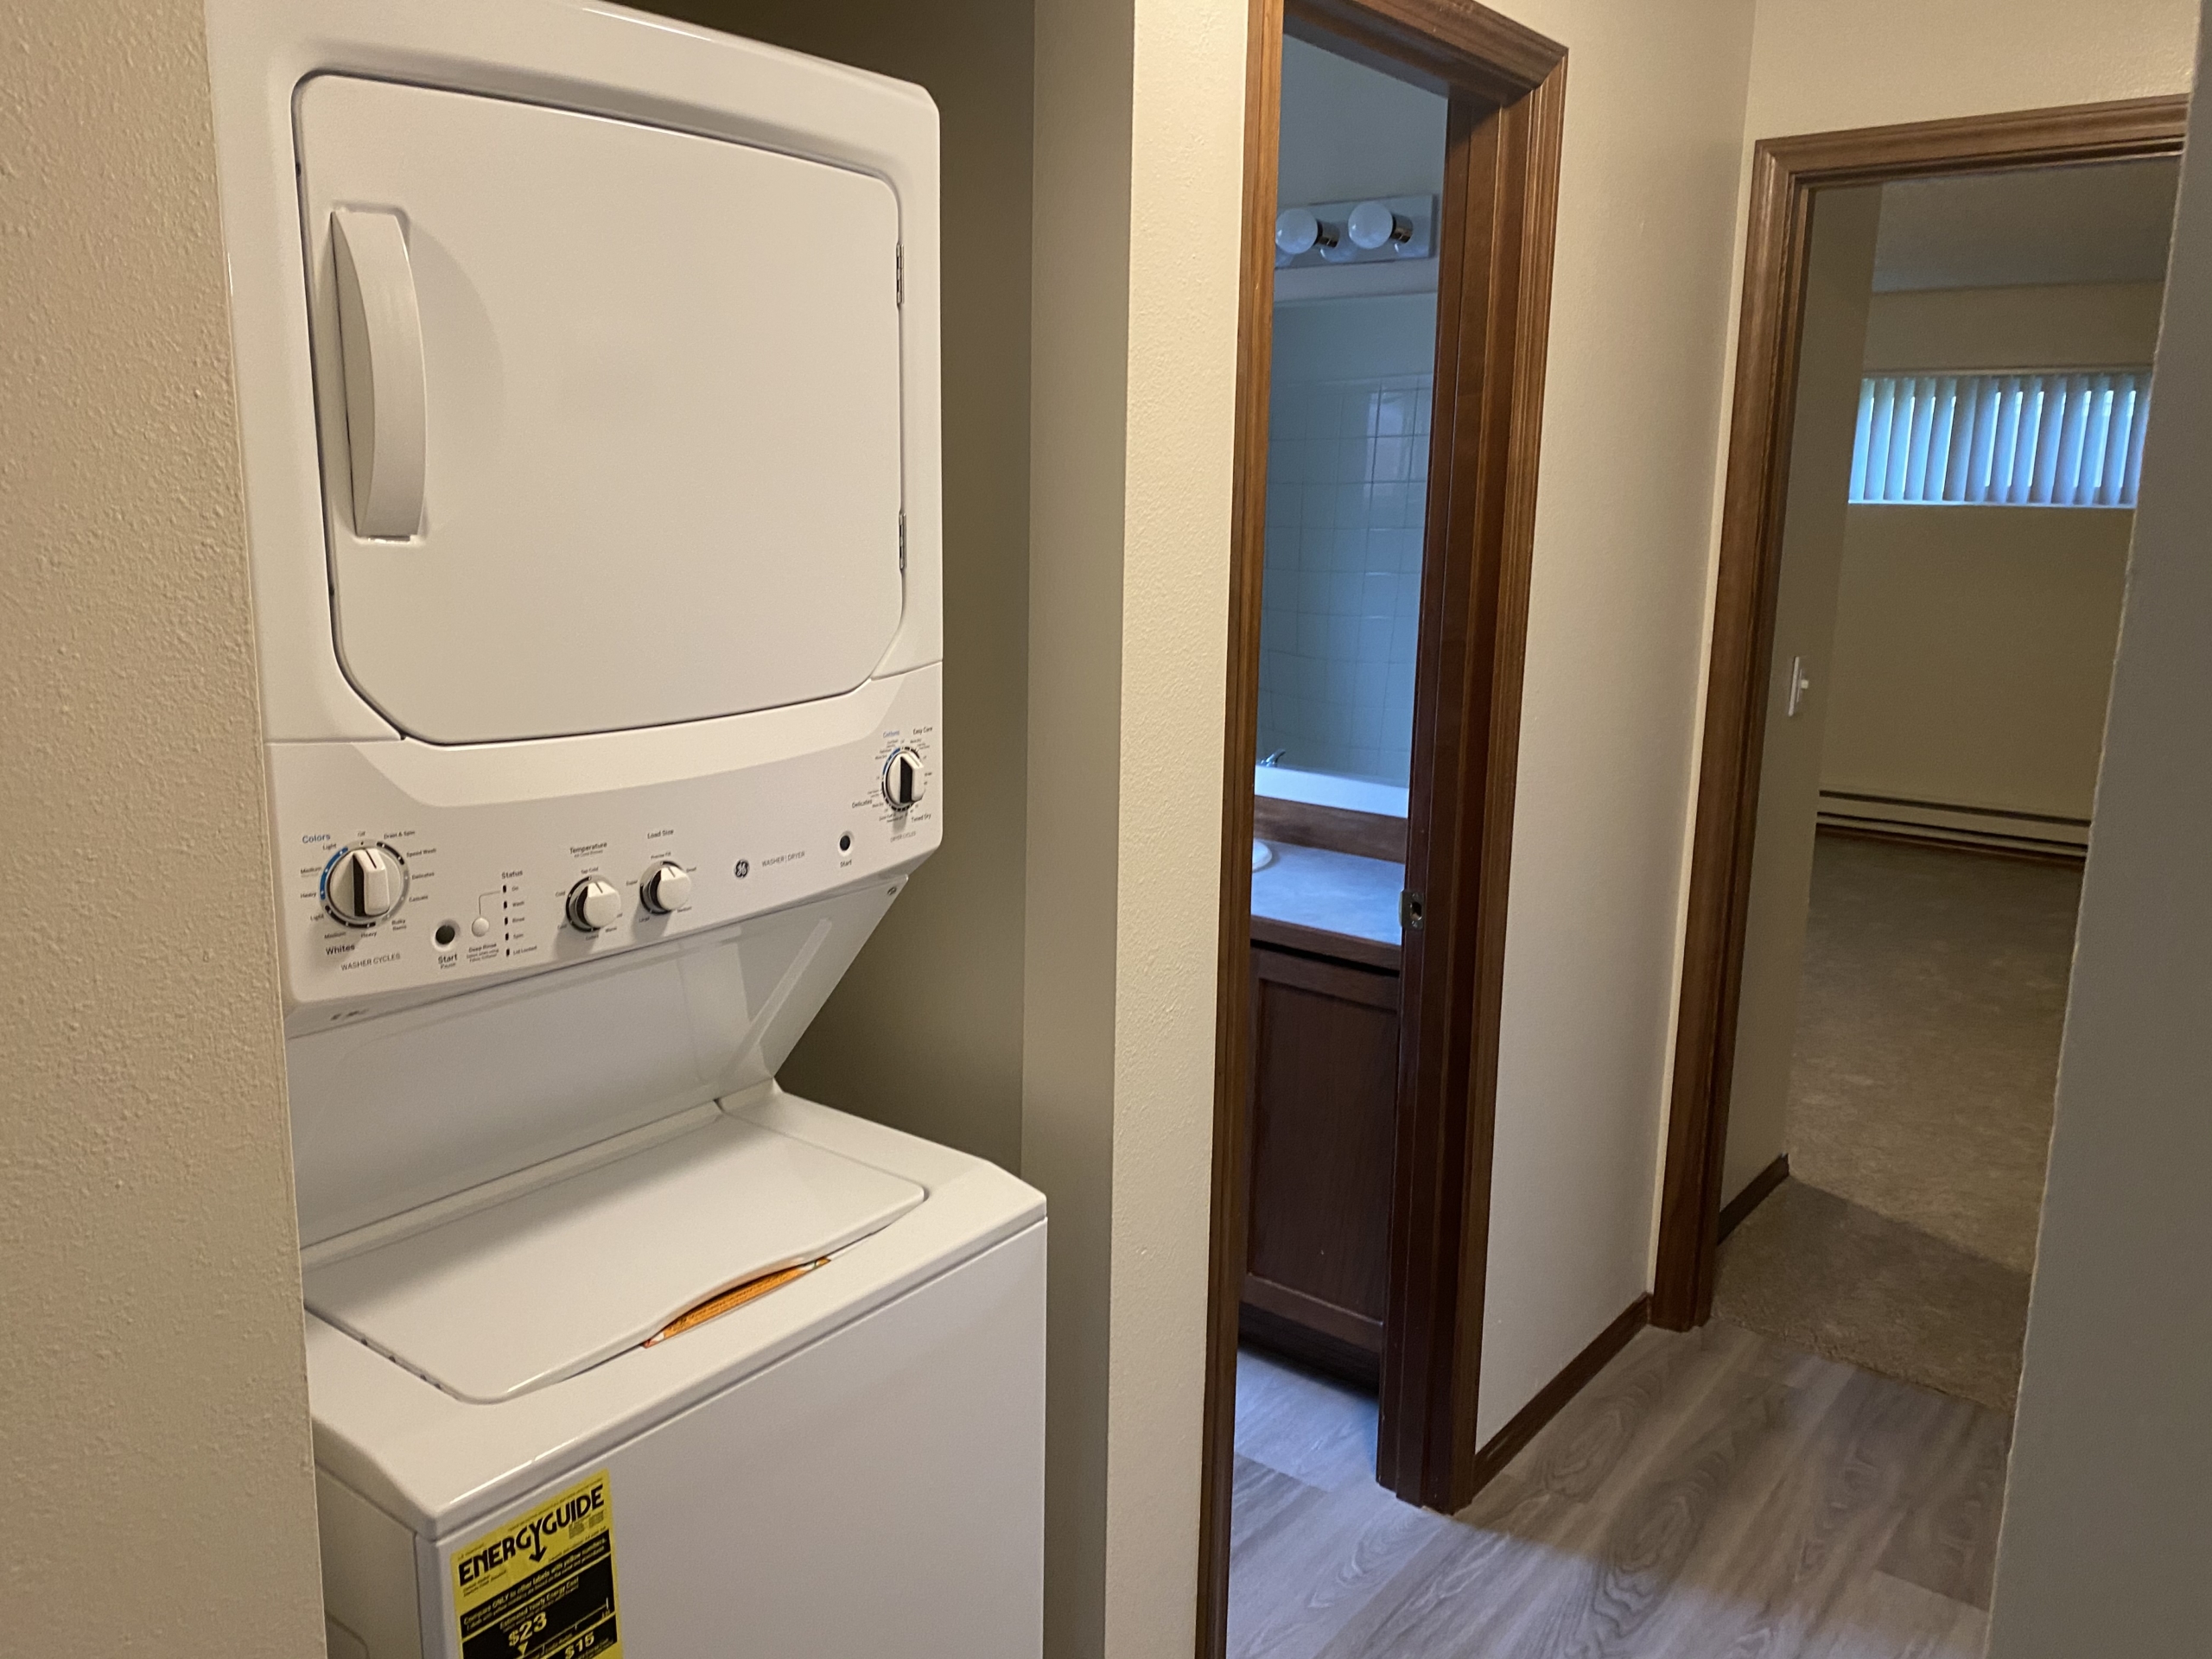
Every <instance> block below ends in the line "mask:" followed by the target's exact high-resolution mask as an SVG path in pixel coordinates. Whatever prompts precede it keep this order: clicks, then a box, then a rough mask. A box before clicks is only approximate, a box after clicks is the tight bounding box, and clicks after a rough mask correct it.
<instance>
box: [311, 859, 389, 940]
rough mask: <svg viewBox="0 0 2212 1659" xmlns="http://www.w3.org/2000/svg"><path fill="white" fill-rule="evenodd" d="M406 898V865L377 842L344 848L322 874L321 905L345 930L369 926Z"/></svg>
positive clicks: (380, 919) (387, 914) (385, 915)
mask: <svg viewBox="0 0 2212 1659" xmlns="http://www.w3.org/2000/svg"><path fill="white" fill-rule="evenodd" d="M406 897H407V864H406V861H404V859H402V858H401V857H400V856H399V855H398V854H397V853H395V852H393V851H392V850H391V848H389V847H386V846H385V845H383V844H382V843H381V842H378V844H376V845H374V846H369V847H348V848H347V849H346V850H345V851H343V852H341V853H340V854H339V855H337V856H336V857H335V858H334V859H332V860H331V861H330V862H329V864H328V865H327V867H326V868H324V870H323V875H322V904H323V908H324V909H326V910H327V911H328V912H330V913H331V915H332V916H333V917H334V918H336V919H338V920H339V921H341V922H343V923H345V924H346V926H348V927H372V926H374V925H376V924H377V923H378V922H380V921H382V920H383V919H384V918H385V917H387V916H389V915H391V912H394V911H395V910H397V909H398V908H399V906H400V903H401V901H402V900H403V899H405V898H406Z"/></svg>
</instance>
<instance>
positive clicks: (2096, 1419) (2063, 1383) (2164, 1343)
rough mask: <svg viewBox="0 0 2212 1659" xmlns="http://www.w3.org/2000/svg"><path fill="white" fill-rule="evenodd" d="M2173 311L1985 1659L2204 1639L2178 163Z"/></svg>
mask: <svg viewBox="0 0 2212 1659" xmlns="http://www.w3.org/2000/svg"><path fill="white" fill-rule="evenodd" d="M2202 72H2203V71H2202V66H2201V67H2200V73H2202ZM2169 289H2170V292H2171V296H2172V299H2173V302H2172V304H2171V305H2170V306H2169V307H2168V308H2167V316H2166V327H2165V334H2164V340H2163V342H2162V344H2161V348H2160V352H2159V361H2158V402H2157V404H2155V406H2154V407H2153V409H2152V416H2151V429H2150V437H2149V441H2148V443H2147V445H2146V446H2145V455H2144V472H2143V491H2142V505H2141V506H2140V508H2139V511H2138V512H2137V514H2136V533H2135V550H2134V556H2133V564H2132V566H2131V568H2130V569H2129V572H2128V592H2127V603H2126V618H2125V620H2124V622H2123V624H2122V629H2121V636H2120V660H2119V666H2118V670H2117V672H2116V674H2115V677H2114V679H2113V696H2112V714H2111V721H2110V725H2109V727H2108V728H2107V734H2106V743H2105V760H2104V772H2103V776H2102V779H2101V783H2100V784H2099V786H2098V794H2097V824H2096V829H2095V831H2094V834H2093V836H2092V837H2091V841H2090V847H2089V862H2088V871H2087V873H2086V875H2085V878H2084V880H2083V884H2082V919H2081V931H2080V935H2079V938H2078V942H2077V944H2076V946H2075V963H2074V977H2073V989H2072V995H2071V998H2070V1000H2069V1004H2068V1007H2067V1016H2066V1039H2065V1046H2064V1050H2063V1054H2062V1057H2061V1059H2060V1063H2059V1077H2058V1111H2057V1120H2056V1128H2055V1131H2054V1134H2053V1135H2052V1139H2051V1149H2050V1188H2049V1191H2048V1193H2047V1195H2046V1197H2045V1199H2044V1218H2043V1232H2042V1236H2041V1241H2040V1243H2039V1246H2038V1249H2037V1259H2036V1276H2035V1287H2034V1292H2033V1296H2032V1300H2031V1302H2030V1305H2029V1312H2028V1339H2027V1351H2026V1357H2025V1363H2024V1372H2023V1375H2022V1378H2021V1384H2020V1405H2019V1412H2018V1418H2017V1420H2016V1427H2015V1431H2014V1436H2013V1441H2012V1469H2011V1472H2010V1476H2009V1478H2008V1480H2007V1483H2006V1491H2005V1520H2004V1529H2003V1535H2002V1537H2001V1538H2000V1540H1999V1547H1998V1558H1997V1583H1996V1592H1995V1598H1994V1600H1993V1605H1992V1606H1991V1609H1990V1640H1989V1653H1990V1655H1991V1659H2075V1656H2078V1655H2082V1654H2102V1653H2111V1654H2183V1653H2198V1652H2202V1650H2203V1648H2204V1643H2205V1637H2204V1630H2205V1624H2204V1612H2203V1597H2202V1583H2203V1579H2204V1564H2205V1562H2206V1561H2207V1560H2212V1417H2208V1415H2207V1413H2206V1410H2205V1402H2207V1401H2208V1400H2212V1204H2208V1203H2207V1202H2206V1197H2205V1195H2206V1191H2207V1188H2208V1186H2212V1112H2207V1111H2206V1109H2205V1103H2206V1095H2207V1089H2206V1079H2207V1078H2208V1077H2212V861H2207V859H2206V858H2205V856H2204V849H2203V844H2202V825H2203V824H2204V823H2205V821H2206V817H2207V815H2208V814H2212V648H2208V646H2209V645H2212V563H2208V562H2207V561H2206V559H2205V557H2204V553H2203V542H2204V537H2203V526H2204V524H2205V523H2206V522H2207V520H2208V519H2212V471H2208V469H2207V468H2206V467H2205V466H2204V462H2203V455H2204V451H2205V448H2206V446H2207V444H2208V443H2212V314H2208V307H2207V303H2206V302H2207V300H2208V298H2212V176H2208V175H2207V173H2206V171H2205V168H2204V162H2203V157H2202V156H2201V155H2199V154H2197V153H2196V152H2195V151H2194V150H2192V152H2191V155H2190V159H2189V160H2187V161H2186V162H2184V163H2183V178H2182V193H2181V213H2180V218H2179V221H2178V223H2177V227H2176V235H2175V243H2174V252H2173V264H2172V268H2171V277H2170V279H2169Z"/></svg>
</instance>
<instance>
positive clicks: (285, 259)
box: [209, 0, 1045, 1659]
mask: <svg viewBox="0 0 2212 1659" xmlns="http://www.w3.org/2000/svg"><path fill="white" fill-rule="evenodd" d="M209 51H210V72H211V76H212V79H213V91H214V106H215V113H216V124H217V135H216V136H217V149H218V158H219V169H220V183H221V189H222V209H223V218H224V226H225V235H226V251H227V255H228V258H229V266H230V281H231V292H232V322H233V334H234V340H235V346H234V349H235V356H236V374H237V385H238V398H239V407H240V416H241V424H242V428H243V433H244V438H245V461H246V486H247V490H246V494H247V506H248V512H249V516H250V524H249V531H250V537H251V545H252V550H253V554H252V556H253V580H254V590H255V602H256V608H257V623H258V630H259V638H260V649H261V659H262V660H261V669H262V683H263V693H264V715H265V721H266V727H267V733H268V738H269V751H268V752H269V792H270V813H271V823H272V831H273V840H274V844H275V848H276V869H275V872H274V878H275V884H276V885H275V893H276V902H277V918H278V924H279V931H280V933H281V936H282V943H283V988H284V999H285V1007H284V1018H285V1031H286V1051H287V1061H288V1070H289V1081H290V1091H291V1109H292V1128H293V1153H294V1164H295V1171H296V1190H297V1194H298V1202H299V1214H300V1230H301V1239H302V1264H303V1269H304V1280H305V1286H306V1300H307V1312H308V1319H307V1332H308V1337H307V1344H308V1381H309V1387H310V1391H311V1395H312V1402H313V1408H314V1416H315V1461H316V1468H317V1491H318V1495H319V1498H320V1504H321V1529H322V1548H323V1573H324V1592H325V1599H326V1604H327V1612H328V1617H329V1634H330V1643H331V1650H332V1652H333V1654H334V1655H344V1656H356V1659H358V1656H359V1655H362V1654H368V1655H372V1656H374V1659H403V1656H404V1659H485V1656H487V1655H497V1656H499V1659H517V1656H525V1655H539V1654H543V1655H549V1656H555V1659H581V1656H584V1655H591V1656H594V1659H598V1656H605V1655H610V1654H612V1655H616V1656H620V1655H630V1656H633V1659H649V1656H677V1655H681V1656H687V1659H688V1656H696V1655H722V1654H728V1655H746V1656H760V1659H784V1656H794V1659H795V1656H801V1655H804V1656H809V1659H848V1656H849V1659H860V1656H871V1659H872V1656H877V1655H882V1654H888V1653H899V1654H912V1655H942V1656H947V1659H951V1656H958V1659H1001V1656H1003V1659H1016V1656H1034V1655H1035V1654H1036V1653H1038V1651H1039V1645H1040V1625H1041V1607H1042V1556H1043V1549H1042V1510H1043V1412H1044V1394H1043V1371H1044V1292H1045V1279H1044V1270H1045V1218H1044V1202H1043V1199H1042V1198H1040V1197H1039V1195H1038V1194H1037V1193H1036V1192H1033V1191H1032V1190H1031V1189H1030V1188H1028V1187H1027V1186H1025V1185H1022V1184H1021V1183H1020V1181H1018V1180H1016V1179H1014V1177H1012V1176H1010V1175H1008V1174H1007V1173H1004V1172H1002V1171H1001V1170H998V1169H996V1168H995V1167H994V1166H991V1165H989V1164H988V1163H985V1162H982V1161H981V1160H976V1159H974V1158H970V1157H968V1156H965V1155H963V1154H958V1153H955V1152H951V1151H948V1150H946V1149H944V1148H942V1147H935V1146H932V1145H930V1144H928V1143H926V1142H924V1141H918V1140H915V1139H914V1138H912V1136H909V1135H902V1134H899V1133H897V1132H895V1131H893V1130H890V1129H887V1128H882V1127H881V1126H880V1125H876V1124H873V1123H869V1122H863V1121H861V1120H859V1119H856V1118H853V1117H849V1116H844V1115H842V1114H840V1113H837V1112H835V1111H831V1110H829V1109H827V1108H824V1107H822V1106H819V1105H815V1104H812V1103H808V1102H805V1101H801V1100H798V1099H795V1098H793V1097H791V1096H788V1095H785V1094H784V1093H783V1092H782V1091H781V1090H779V1088H778V1086H777V1084H776V1081H775V1079H776V1073H777V1070H778V1068H779V1065H781V1064H782V1062H783V1060H784V1058H785V1056H786V1055H787V1054H788V1053H789V1052H790V1051H791V1046H792V1045H793V1044H794V1043H795V1042H796V1041H797V1039H798V1035H799V1033H801V1032H802V1031H803V1030H804V1028H805V1027H806V1025H807V1022H808V1021H809V1020H810V1019H811V1018H812V1017H813V1015H814V1014H815V1013H816V1012H817V1009H818V1008H819V1007H821V1005H822V1003H823V1000H824V999H825V998H826V997H827V996H828V995H829V991H830V990H831V988H833V987H834V986H835V985H836V982H837V981H838V979H839V977H840V976H842V974H843V973H844V971H845V969H847V967H848V966H849V964H850V963H851V962H852V960H853V957H854V955H855V952H857V951H858V950H859V949H860V947H861V944H862V943H863V942H864V941H865V940H866V939H867V938H868V933H869V931H870V930H871V929H872V928H873V927H874V925H875V924H876V922H877V921H878V920H879V919H880V918H881V916H882V915H883V913H884V912H885V910H886V909H887V907H888V906H889V905H890V904H891V902H892V900H893V899H894V898H895V897H896V896H897V894H898V893H899V890H900V888H901V887H903V886H904V884H905V882H906V879H907V878H908V876H909V875H911V874H912V872H913V870H914V869H915V868H916V867H917V866H918V865H919V864H920V863H921V861H923V860H924V859H925V858H926V857H927V856H928V855H929V854H930V853H931V851H932V850H933V849H935V848H936V846H937V844H938V838H939V833H940V830H939V825H940V817H941V813H942V811H943V807H944V798H943V796H944V791H943V788H942V782H941V779H940V777H939V774H938V741H939V730H938V711H939V706H940V674H941V662H940V658H941V647H940V619H939V601H938V591H939V590H938V574H939V543H938V328H937V302H938V296H937V267H938V257H937V213H938V206H937V203H938V195H937V190H938V186H937V118H936V111H935V110H934V108H933V107H932V106H931V103H930V101H929V99H928V98H927V96H926V95H925V93H923V92H920V91H919V90H918V89H917V88H914V87H911V86H903V85H900V84H898V83H896V82H892V81H887V80H885V79H880V78H879V77H875V76H871V75H867V74H863V73H859V72H856V71H854V70H850V69H846V68H842V67H836V66H834V65H830V64H825V63H821V62H817V61H815V60H810V59H806V58H802V57H799V56H797V55H794V54H790V53H786V52H781V51H778V50H774V49H772V48H765V47H761V46H758V45H754V44H752V43H749V42H745V41H735V40H731V39H728V38H726V37H722V36H719V35H711V34H709V33H706V32H703V31H701V30H697V29H690V28H685V27H682V26H679V25H676V24H672V23H670V22H666V21H664V20H663V19H659V18H653V17H647V16H642V15H639V14H636V13H632V12H626V11H624V10H619V9H617V8H614V7H611V6H605V5H598V4H586V3H577V0H497V3H493V0H483V3H474V4H469V5H457V4H454V3H453V0H380V3H378V4H375V5H347V6H338V5H333V4H329V3H327V0H210V5H209Z"/></svg>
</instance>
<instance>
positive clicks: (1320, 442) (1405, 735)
mask: <svg viewBox="0 0 2212 1659" xmlns="http://www.w3.org/2000/svg"><path fill="white" fill-rule="evenodd" d="M1279 366H1280V357H1279ZM1431 384H1432V377H1431V376H1429V375H1427V374H1377V375H1372V376H1369V377H1366V378H1357V379H1325V380H1324V379H1316V380H1296V379H1292V380H1287V381H1285V380H1278V381H1277V382H1276V384H1275V387H1274V393H1273V402H1272V408H1271V409H1270V411H1269V415H1268V524H1267V575H1266V581H1265V583H1264V586H1263V587H1262V597H1261V602H1262V620H1261V627H1260V753H1262V755H1266V754H1269V753H1273V752H1274V751H1275V750H1278V749H1280V750H1282V751H1284V754H1283V758H1282V764H1283V765H1285V766H1299V767H1302V768H1304V769H1306V770H1307V771H1309V772H1348V773H1351V774H1352V775H1355V776H1357V777H1362V778H1379V779H1385V780H1387V781H1389V782H1390V783H1394V784H1403V783H1404V782H1406V780H1407V773H1408V764H1409V761H1410V758H1411V753H1412V746H1413V717H1414V644H1415V642H1416V639H1418V631H1419V614H1420V596H1421V525H1422V521H1423V518H1424V514H1425V510H1426V505H1427V489H1428V424H1429V394H1430V389H1431Z"/></svg>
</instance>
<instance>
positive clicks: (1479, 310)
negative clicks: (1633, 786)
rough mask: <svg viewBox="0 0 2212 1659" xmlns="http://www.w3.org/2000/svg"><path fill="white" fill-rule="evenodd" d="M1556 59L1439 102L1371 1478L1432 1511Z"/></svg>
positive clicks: (1493, 1057) (1472, 1162) (1465, 1351)
mask: <svg viewBox="0 0 2212 1659" xmlns="http://www.w3.org/2000/svg"><path fill="white" fill-rule="evenodd" d="M1565 90H1566V60H1565V56H1564V54H1563V53H1561V54H1560V55H1559V56H1558V57H1557V58H1555V59H1554V62H1553V65H1552V67H1551V69H1550V70H1549V72H1548V73H1547V74H1546V76H1545V77H1544V79H1543V80H1542V81H1541V83H1540V84H1539V85H1538V86H1536V87H1535V89H1534V90H1533V91H1531V92H1528V93H1527V94H1525V95H1524V96H1522V98H1520V99H1517V100H1516V101H1515V102H1514V103H1511V104H1509V105H1503V106H1502V107H1501V106H1499V105H1495V104H1491V103H1488V102H1485V101H1484V99H1481V98H1479V97H1477V96H1475V95H1473V94H1471V93H1466V92H1460V93H1458V94H1455V95H1454V97H1453V98H1452V105H1451V113H1450V118H1449V129H1448V130H1449V140H1448V149H1447V151H1446V166H1445V199H1444V211H1443V219H1444V226H1445V232H1444V236H1443V238H1442V242H1441V246H1440V252H1441V257H1442V260H1443V264H1442V268H1441V270H1440V272H1439V277H1438V291H1439V292H1440V294H1444V295H1447V296H1456V303H1455V304H1450V305H1440V307H1439V308H1438V315H1437V372H1436V410H1437V412H1436V414H1435V416H1434V417H1433V430H1434V434H1435V436H1434V440H1433V448H1432V451H1431V455H1430V461H1429V499H1428V513H1427V525H1428V531H1427V549H1426V550H1425V556H1424V562H1423V563H1424V568H1423V574H1422V582H1421V645H1420V650H1419V655H1418V660H1417V663H1416V665H1415V670H1414V741H1413V753H1414V772H1413V778H1412V791H1411V795H1412V798H1411V801H1410V804H1409V810H1408V838H1407V859H1406V870H1407V874H1406V886H1407V887H1408V889H1409V890H1410V891H1412V892H1414V893H1418V894H1420V895H1421V897H1422V900H1423V906H1424V909H1425V912H1426V916H1427V922H1426V925H1425V926H1423V927H1422V928H1421V929H1419V930H1416V931H1409V932H1408V934H1407V936H1406V941H1405V949H1404V962H1405V966H1404V972H1405V976H1406V988H1405V998H1406V1000H1405V1008H1406V1020H1405V1028H1404V1036H1403V1039H1402V1044H1401V1048H1400V1059H1399V1065H1400V1074H1399V1082H1398V1158H1397V1180H1398V1190H1397V1194H1396V1199H1395V1203H1394V1204H1393V1205H1392V1211H1391V1275H1390V1302H1389V1317H1388V1319H1387V1327H1388V1334H1387V1345H1386V1347H1385V1349H1384V1352H1383V1386H1382V1395H1381V1403H1382V1415H1381V1425H1380V1428H1379V1431H1378V1438H1377V1448H1376V1452H1377V1455H1376V1478H1377V1479H1379V1480H1381V1481H1382V1482H1383V1484H1386V1485H1388V1486H1389V1487H1390V1488H1391V1489H1392V1490H1393V1491H1395V1492H1396V1493H1397V1494H1398V1495H1399V1496H1400V1497H1403V1498H1405V1499H1406V1500H1408V1502H1411V1503H1422V1504H1426V1505H1427V1506H1428V1507H1430V1508H1432V1509H1436V1510H1442V1511H1445V1512H1446V1513H1449V1512H1452V1511H1453V1510H1459V1508H1461V1507H1463V1506H1464V1505H1465V1503H1466V1502H1467V1501H1468V1499H1470V1498H1471V1497H1473V1496H1474V1494H1475V1491H1476V1490H1477V1488H1478V1482H1479V1471H1478V1466H1477V1463H1476V1453H1477V1452H1478V1446H1477V1445H1476V1443H1475V1438H1474V1435H1475V1391H1476V1387H1477V1383H1478V1378H1479V1376H1480V1374H1481V1369H1482V1325H1483V1297H1484V1279H1485V1274H1486V1265H1487V1264H1486V1257H1487V1253H1488V1249H1489V1239H1490V1179H1491V1141H1492V1134H1493V1129H1494V1122H1495V1117H1496V1111H1497V1036H1498V1022H1499V1014H1500V1007H1501V1003H1502V999H1503V980H1504V957H1505V915H1506V891H1507V882H1508V878H1509V875H1510V869H1511V854H1512V834H1513V796H1514V783H1515V777H1516V766H1517V761H1518V756H1519V737H1520V723H1521V680H1522V661H1523V658H1524V655H1525V647H1526V639H1527V629H1528V606H1529V570H1530V565H1531V563H1532V559H1533V554H1534V548H1535V489H1536V461H1537V438H1538V428H1539V425H1540V421H1541V413H1542V404H1543V384H1544V352H1545V346H1546V344H1547V338H1548V326H1549V321H1550V306H1551V264H1552V240H1553V233H1554V226H1555V223H1556V208H1557V191H1558V178H1559V154H1560V130H1561V123H1562V119H1563V116H1564V112H1565Z"/></svg>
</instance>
